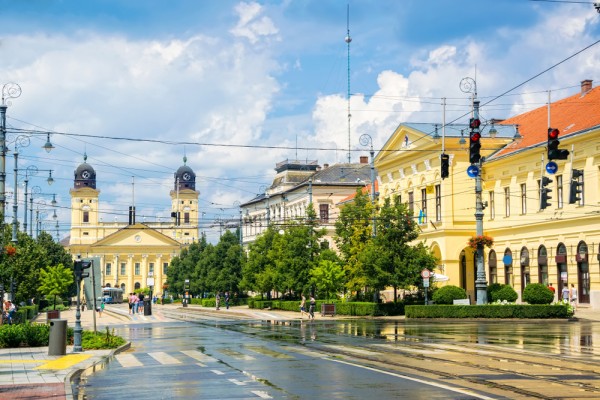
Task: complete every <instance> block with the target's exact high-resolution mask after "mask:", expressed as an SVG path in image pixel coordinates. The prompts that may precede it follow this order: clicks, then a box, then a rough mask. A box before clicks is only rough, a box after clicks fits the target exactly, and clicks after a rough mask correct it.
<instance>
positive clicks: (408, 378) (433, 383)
mask: <svg viewBox="0 0 600 400" xmlns="http://www.w3.org/2000/svg"><path fill="white" fill-rule="evenodd" d="M329 360H330V361H333V362H337V363H340V364H346V365H351V366H353V367H357V368H363V369H367V370H369V371H373V372H379V373H380V374H385V375H391V376H395V377H397V378H402V379H406V380H408V381H413V382H419V383H422V384H424V385H429V386H434V387H438V388H441V389H446V390H449V391H451V392H456V393H462V394H466V395H468V396H472V397H476V398H478V399H484V400H493V397H487V396H483V395H480V394H476V393H473V392H469V391H468V390H463V389H458V388H454V387H451V386H447V385H442V384H439V383H435V382H430V381H425V380H423V379H417V378H411V377H409V376H406V375H401V374H396V373H394V372H388V371H381V370H378V369H375V368H371V367H367V366H364V365H359V364H354V363H351V362H348V361H342V360H336V359H333V358H330V359H329Z"/></svg>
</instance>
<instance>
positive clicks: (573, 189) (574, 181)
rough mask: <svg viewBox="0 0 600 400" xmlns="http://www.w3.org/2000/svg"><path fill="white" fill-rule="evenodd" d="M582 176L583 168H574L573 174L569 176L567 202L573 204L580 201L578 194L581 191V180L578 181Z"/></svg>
mask: <svg viewBox="0 0 600 400" xmlns="http://www.w3.org/2000/svg"><path fill="white" fill-rule="evenodd" d="M582 176H583V170H580V169H574V170H573V175H572V176H571V184H570V190H569V204H575V203H578V202H580V201H581V196H578V195H579V194H581V192H583V182H582V181H580V179H579V178H580V177H582Z"/></svg>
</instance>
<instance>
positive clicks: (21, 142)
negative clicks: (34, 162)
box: [11, 135, 30, 244]
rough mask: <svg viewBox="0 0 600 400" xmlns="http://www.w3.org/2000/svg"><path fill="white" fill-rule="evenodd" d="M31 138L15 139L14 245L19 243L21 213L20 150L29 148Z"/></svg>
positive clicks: (23, 136) (21, 136) (20, 137)
mask: <svg viewBox="0 0 600 400" xmlns="http://www.w3.org/2000/svg"><path fill="white" fill-rule="evenodd" d="M29 143H30V139H29V136H25V135H19V136H17V137H16V138H15V150H14V151H13V158H14V160H15V166H14V194H13V220H12V239H11V241H12V242H13V243H15V244H16V243H17V242H18V239H17V211H19V203H18V197H19V186H18V175H19V148H23V147H27V146H29Z"/></svg>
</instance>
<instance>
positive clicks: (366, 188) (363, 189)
mask: <svg viewBox="0 0 600 400" xmlns="http://www.w3.org/2000/svg"><path fill="white" fill-rule="evenodd" d="M378 189H379V181H377V180H375V192H377V191H378ZM361 192H362V193H371V184H370V183H369V184H368V185H367V186H365V187H363V188H362V189H361ZM355 197H356V192H354V193H352V194H351V195H350V196H348V197H345V198H343V199H342V200H340V201H339V202H338V204H344V203H348V202H350V201H353V200H354V198H355Z"/></svg>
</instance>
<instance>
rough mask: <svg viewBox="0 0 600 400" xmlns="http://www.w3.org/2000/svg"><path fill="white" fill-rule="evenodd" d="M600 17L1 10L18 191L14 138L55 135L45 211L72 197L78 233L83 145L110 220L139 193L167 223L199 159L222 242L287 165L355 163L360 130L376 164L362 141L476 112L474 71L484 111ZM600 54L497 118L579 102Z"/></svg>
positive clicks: (513, 4) (568, 66) (60, 2)
mask: <svg viewBox="0 0 600 400" xmlns="http://www.w3.org/2000/svg"><path fill="white" fill-rule="evenodd" d="M348 8H349V10H350V12H349V28H350V36H351V38H352V41H351V43H350V46H349V47H350V51H349V53H350V57H348V45H347V43H346V42H345V37H346V35H347V26H348V25H347V21H348V18H347V16H348V13H347V10H348ZM598 21H600V14H598V13H597V12H596V11H595V9H594V7H593V2H589V3H585V2H560V1H528V0H459V1H457V0H431V1H427V2H425V1H420V0H402V1H398V0H378V1H367V0H350V1H342V0H284V1H275V0H273V1H258V2H253V1H230V0H219V1H217V0H213V1H209V0H203V1H200V0H173V1H169V2H165V1H162V0H161V1H158V0H144V1H132V0H86V1H80V0H23V1H14V0H0V26H1V27H2V29H1V30H0V85H4V84H6V83H9V82H16V83H18V84H19V85H20V87H21V90H22V93H21V96H20V97H18V98H15V99H10V100H9V101H10V104H9V108H8V113H7V127H8V130H9V142H8V144H7V145H8V148H9V150H10V151H9V155H8V156H7V157H6V163H7V192H11V193H10V195H12V190H13V184H12V182H13V179H14V174H13V167H12V165H13V157H12V150H13V149H14V144H13V142H12V140H14V132H23V131H24V132H29V131H33V133H35V132H52V136H51V141H52V143H53V144H54V146H56V149H55V150H54V151H52V152H51V153H50V154H46V153H45V152H44V151H42V149H41V146H42V145H43V144H44V143H45V141H46V137H45V135H37V134H34V135H33V136H31V143H30V145H29V146H28V147H24V148H22V149H20V156H19V168H21V169H25V168H27V167H28V166H30V165H33V166H36V167H37V168H38V169H39V170H40V172H39V173H38V175H37V177H35V178H31V179H30V187H31V185H32V184H33V185H35V186H39V187H40V190H41V192H42V194H40V195H38V196H37V197H36V199H35V204H37V203H38V201H39V199H42V198H45V199H46V202H47V203H49V202H50V200H51V197H52V196H48V195H47V194H52V193H55V194H56V199H57V201H58V208H57V214H58V216H59V226H60V229H59V230H60V232H59V234H60V237H61V238H62V237H64V236H66V235H67V234H68V227H69V224H70V210H69V206H70V197H69V188H71V187H72V186H73V171H74V170H75V168H76V167H77V166H78V165H79V164H80V163H81V162H82V161H83V155H84V153H87V156H88V163H90V164H91V165H92V166H93V167H94V168H95V170H96V173H97V188H98V189H100V190H101V194H100V201H101V209H102V210H103V211H104V212H105V213H104V215H103V220H104V221H111V220H113V219H115V218H116V219H118V220H120V221H126V220H127V206H129V205H131V203H132V202H133V201H135V204H136V206H137V209H138V220H140V219H142V218H143V217H140V216H141V215H145V216H147V220H148V221H150V220H155V219H156V216H160V217H161V218H168V216H169V210H170V198H169V191H170V190H171V189H172V188H173V173H174V172H175V171H176V170H177V168H178V167H179V166H181V165H182V164H183V156H184V155H187V158H188V162H187V164H188V165H189V166H190V167H192V168H193V169H194V171H195V172H196V174H197V181H196V182H197V183H196V185H197V186H196V187H197V189H198V190H199V191H200V192H201V195H200V207H201V209H202V211H203V212H205V215H204V217H203V222H202V225H203V228H202V229H203V230H204V231H205V232H206V233H207V234H208V236H209V238H211V237H212V238H214V237H215V235H217V236H218V228H217V227H211V225H213V224H212V223H213V221H214V220H216V219H218V218H231V217H233V216H235V215H237V210H236V208H235V207H234V204H236V202H242V203H243V202H245V201H248V200H250V199H251V198H253V197H254V196H255V195H256V194H258V193H259V191H260V189H261V187H262V186H264V185H268V184H270V183H271V181H272V179H273V176H274V174H275V171H274V167H275V164H276V163H277V162H279V161H282V160H285V159H303V160H306V159H308V160H318V161H319V163H320V164H323V163H329V164H334V163H338V162H346V161H347V157H348V141H349V137H350V150H351V151H350V154H351V159H352V161H353V162H356V161H357V160H358V157H359V156H360V155H366V154H367V151H366V149H365V148H364V146H361V145H360V143H359V142H358V138H359V137H360V135H362V134H364V133H368V134H369V135H371V137H372V138H373V144H374V147H375V148H376V149H379V148H381V146H383V144H384V143H385V141H386V140H387V139H388V138H389V136H390V135H391V133H392V132H393V130H394V129H395V128H396V127H397V126H398V124H400V123H402V122H440V121H441V118H442V107H441V102H442V101H441V99H442V98H446V99H447V104H448V105H447V110H446V114H447V120H452V119H453V118H459V117H461V116H463V115H465V114H466V113H467V112H468V110H469V104H470V100H469V95H468V94H466V93H463V92H462V91H461V90H460V88H459V83H460V81H461V79H463V78H465V77H471V78H476V80H477V91H478V95H479V97H480V98H481V100H482V103H485V102H486V101H487V100H490V99H493V98H494V97H496V96H498V95H499V94H502V93H504V92H505V91H507V90H509V89H511V88H513V87H515V86H518V85H520V84H521V83H523V82H525V81H527V80H528V79H530V78H531V77H533V76H535V75H537V74H539V73H540V72H542V71H544V70H546V69H547V68H549V67H551V66H553V65H554V64H556V63H558V62H560V61H562V60H563V59H565V58H567V57H569V56H571V55H573V54H575V53H577V52H579V51H580V50H581V49H584V48H585V47H587V46H589V45H591V44H593V43H595V42H596V41H597V40H598V39H600V32H599V27H598ZM599 58H600V45H597V46H592V47H591V48H589V49H587V50H585V51H583V52H581V53H580V54H578V55H577V56H575V57H573V58H572V59H570V60H569V61H566V62H565V63H563V64H561V65H559V66H558V67H556V68H553V69H551V70H550V71H548V72H546V73H544V74H542V75H541V76H539V77H538V78H536V79H533V80H531V81H530V82H528V83H526V84H525V85H523V86H520V87H518V88H517V89H515V90H514V91H512V92H511V93H510V94H509V95H507V96H503V97H501V98H499V99H497V100H495V101H493V102H491V103H490V104H487V105H486V106H485V107H483V109H482V110H481V113H482V117H483V118H484V119H486V118H488V119H489V118H506V117H509V116H512V115H515V114H518V113H521V112H523V111H527V110H530V109H532V108H536V107H538V106H540V105H543V103H544V102H545V101H546V98H547V92H546V91H548V90H552V97H553V98H554V99H559V98H563V97H566V96H569V95H571V94H573V93H575V92H577V91H578V90H579V85H580V81H581V80H583V79H593V80H594V82H596V81H597V80H598V79H600V77H598V76H596V73H597V71H598V68H597V65H598V59H599ZM348 72H349V75H348ZM348 76H349V79H348ZM348 88H350V89H349V90H348ZM348 93H350V113H351V115H352V118H351V122H350V128H349V127H348V118H347V107H348ZM7 101H8V99H7ZM467 118H468V117H462V119H459V120H458V122H465V121H466V120H467ZM349 130H350V135H349V134H348V133H349ZM49 169H52V170H53V177H54V179H55V183H54V185H53V186H51V187H48V186H47V185H46V182H45V178H46V177H47V172H43V170H49ZM22 179H23V178H22V177H21V178H20V181H22ZM132 181H133V182H135V185H132ZM19 190H20V191H21V192H22V191H23V186H22V185H21V186H20V189H19ZM133 193H134V194H133ZM21 201H22V200H21ZM9 206H12V198H10V199H9ZM40 207H41V208H42V209H43V208H44V207H43V206H40ZM35 208H37V205H36V206H35ZM22 212H23V207H22V205H21V206H20V207H19V218H22ZM46 213H47V214H48V216H51V215H52V213H53V211H52V210H49V211H47V212H46ZM6 219H7V221H11V219H12V207H9V208H8V209H7V218H6ZM44 224H45V225H44V226H45V228H46V229H47V230H50V231H51V232H52V233H53V234H55V233H56V231H55V228H54V222H52V221H51V220H49V221H48V222H47V223H44Z"/></svg>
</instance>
